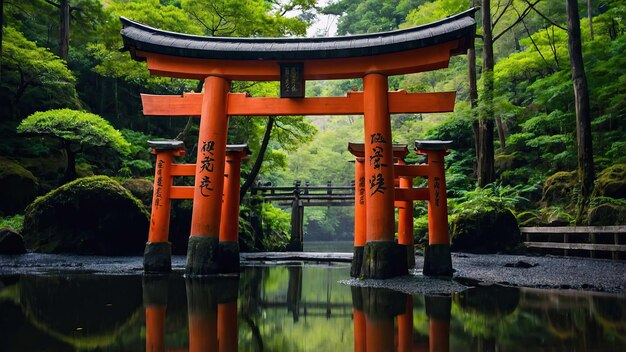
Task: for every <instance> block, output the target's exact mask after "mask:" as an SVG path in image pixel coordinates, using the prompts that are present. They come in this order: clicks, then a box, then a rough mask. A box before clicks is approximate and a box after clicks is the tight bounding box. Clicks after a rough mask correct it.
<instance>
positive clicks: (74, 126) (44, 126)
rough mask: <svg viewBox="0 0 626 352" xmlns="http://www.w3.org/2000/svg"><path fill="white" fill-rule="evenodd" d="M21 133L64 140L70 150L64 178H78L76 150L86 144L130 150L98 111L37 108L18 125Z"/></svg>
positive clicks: (128, 145) (69, 179) (63, 144)
mask: <svg viewBox="0 0 626 352" xmlns="http://www.w3.org/2000/svg"><path fill="white" fill-rule="evenodd" d="M17 131H18V132H19V133H25V134H31V135H39V136H47V137H52V138H54V139H58V140H60V141H61V143H62V146H63V148H64V149H65V152H66V153H67V168H66V171H65V177H64V180H65V181H66V182H67V181H71V180H73V179H75V178H76V154H77V153H80V152H82V151H83V149H84V148H86V147H108V148H113V149H114V150H116V151H117V152H119V153H121V154H126V153H129V152H130V144H129V143H128V142H127V141H126V140H125V139H124V137H123V136H122V134H121V133H120V132H119V131H118V130H116V129H115V128H113V127H112V126H111V125H110V124H109V122H108V121H106V120H105V119H103V118H101V117H100V116H98V115H95V114H91V113H88V112H84V111H77V110H71V109H58V110H48V111H43V112H42V111H38V112H36V113H34V114H32V115H30V116H28V117H27V118H25V119H24V120H23V121H22V122H21V123H20V125H19V126H18V127H17Z"/></svg>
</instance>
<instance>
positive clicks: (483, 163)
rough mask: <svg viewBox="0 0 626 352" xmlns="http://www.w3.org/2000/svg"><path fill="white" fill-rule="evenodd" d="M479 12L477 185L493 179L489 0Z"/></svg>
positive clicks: (491, 38) (485, 0)
mask: <svg viewBox="0 0 626 352" xmlns="http://www.w3.org/2000/svg"><path fill="white" fill-rule="evenodd" d="M480 12H481V15H482V21H483V71H482V79H483V97H482V103H483V104H482V105H483V106H482V109H480V113H479V114H480V117H479V126H478V134H479V136H478V147H479V150H478V168H477V173H478V186H479V187H484V186H486V185H488V184H490V183H492V182H494V181H495V170H494V147H493V115H494V109H493V67H494V60H493V28H492V25H491V1H490V0H482V2H481V8H480Z"/></svg>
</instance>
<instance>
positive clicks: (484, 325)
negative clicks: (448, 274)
mask: <svg viewBox="0 0 626 352" xmlns="http://www.w3.org/2000/svg"><path fill="white" fill-rule="evenodd" d="M348 273H349V268H348V266H347V265H343V264H342V265H339V264H334V265H319V266H312V265H306V266H304V265H302V264H300V263H294V264H291V265H275V266H251V267H245V268H244V270H243V272H242V273H241V276H240V277H239V278H237V277H220V278H214V279H211V280H185V279H184V278H183V277H182V276H181V275H180V274H179V273H176V274H172V275H171V276H168V277H142V276H138V275H97V274H77V273H72V274H50V275H21V276H4V277H0V280H1V283H0V351H143V350H151V351H234V350H239V351H353V350H355V351H368V352H371V351H394V350H395V351H416V350H417V351H422V350H424V351H428V350H431V351H434V350H438V351H447V350H449V351H488V350H490V351H496V350H497V351H516V350H525V351H541V350H567V351H586V350H593V351H625V350H626V297H625V296H624V295H609V294H602V293H589V292H576V291H546V290H538V289H518V288H508V287H500V286H489V287H477V288H473V289H469V290H467V291H464V292H460V293H457V294H453V295H447V296H446V295H441V296H437V295H435V296H423V295H412V296H411V295H405V294H402V293H397V292H392V291H388V290H385V289H368V288H354V287H349V286H346V285H343V284H341V283H339V281H340V280H344V279H348V275H349V274H348Z"/></svg>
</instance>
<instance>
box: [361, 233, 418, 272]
mask: <svg viewBox="0 0 626 352" xmlns="http://www.w3.org/2000/svg"><path fill="white" fill-rule="evenodd" d="M406 258H407V255H406V247H405V246H402V245H398V244H396V243H395V242H391V241H372V242H367V243H366V244H365V247H364V249H363V265H362V266H361V278H364V279H389V278H392V277H396V276H402V275H407V274H408V269H407V263H406Z"/></svg>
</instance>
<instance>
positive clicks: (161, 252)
mask: <svg viewBox="0 0 626 352" xmlns="http://www.w3.org/2000/svg"><path fill="white" fill-rule="evenodd" d="M143 271H144V272H145V273H146V274H160V273H169V272H170V271H172V244H171V243H170V242H147V243H146V248H145V250H144V252H143Z"/></svg>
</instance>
